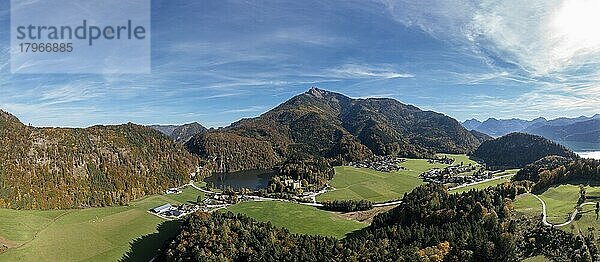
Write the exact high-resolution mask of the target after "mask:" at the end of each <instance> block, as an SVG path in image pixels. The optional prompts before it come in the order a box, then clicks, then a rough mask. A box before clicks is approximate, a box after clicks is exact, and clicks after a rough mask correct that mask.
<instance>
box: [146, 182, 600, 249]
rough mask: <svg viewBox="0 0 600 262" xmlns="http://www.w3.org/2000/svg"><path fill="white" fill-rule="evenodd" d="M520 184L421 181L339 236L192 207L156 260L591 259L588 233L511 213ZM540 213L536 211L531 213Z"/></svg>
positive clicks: (522, 189) (522, 190)
mask: <svg viewBox="0 0 600 262" xmlns="http://www.w3.org/2000/svg"><path fill="white" fill-rule="evenodd" d="M525 191H526V190H525V188H524V187H522V186H519V185H516V184H514V183H506V184H502V185H500V186H498V187H496V188H490V189H486V190H480V191H475V190H472V191H469V192H465V193H462V194H449V193H448V192H447V190H446V188H445V187H443V186H440V185H433V184H430V185H424V186H420V187H418V188H416V189H415V190H413V191H412V192H411V193H409V194H407V195H405V196H404V198H403V202H402V203H401V204H400V205H399V206H398V207H395V208H393V209H392V210H390V211H388V212H385V213H382V214H380V215H377V216H376V217H375V218H374V219H373V223H372V224H371V225H370V226H369V227H367V228H365V229H363V230H361V231H359V232H356V233H354V234H351V235H349V236H348V237H346V238H345V239H343V240H339V241H338V240H335V239H333V238H328V237H321V236H308V235H296V234H290V233H289V232H288V231H287V230H286V229H282V228H276V227H274V226H272V224H271V223H262V222H257V221H256V220H254V219H251V218H249V217H247V216H245V215H241V214H239V215H234V214H233V213H219V212H215V213H212V214H208V213H196V214H194V215H192V216H190V217H189V218H188V220H187V221H186V222H185V223H184V225H183V227H182V228H181V231H180V232H179V234H178V235H177V236H176V237H175V238H174V239H173V240H171V241H169V243H168V244H167V245H166V247H165V248H164V249H163V251H162V253H161V254H160V255H159V257H158V260H160V261H217V260H219V261H519V260H521V259H523V258H526V257H529V256H536V255H544V256H546V257H548V258H550V259H555V260H556V261H590V260H591V259H592V258H595V257H596V256H597V255H598V250H597V249H596V248H595V246H594V244H593V242H592V241H594V240H593V238H591V237H585V238H581V237H579V236H574V235H573V234H571V233H567V232H565V231H562V230H559V229H555V228H550V227H544V226H542V225H540V224H539V223H530V222H529V221H522V220H520V219H513V215H512V211H511V206H512V200H514V197H515V196H516V195H517V194H520V193H524V192H525ZM536 220H537V218H536Z"/></svg>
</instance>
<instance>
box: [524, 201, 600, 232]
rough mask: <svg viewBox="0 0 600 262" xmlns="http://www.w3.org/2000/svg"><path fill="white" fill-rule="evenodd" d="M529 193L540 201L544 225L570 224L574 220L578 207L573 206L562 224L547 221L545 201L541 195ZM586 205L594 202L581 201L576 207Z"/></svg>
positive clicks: (560, 225)
mask: <svg viewBox="0 0 600 262" xmlns="http://www.w3.org/2000/svg"><path fill="white" fill-rule="evenodd" d="M531 195H533V196H534V197H535V198H537V200H539V201H540V202H541V203H542V223H544V225H545V226H554V227H562V226H566V225H568V224H571V223H572V222H573V221H574V220H575V216H577V212H578V208H575V210H574V211H573V213H572V214H571V218H570V219H569V220H568V221H567V222H564V223H562V224H552V223H549V222H548V214H547V211H546V202H544V200H543V199H542V198H541V197H539V196H537V195H535V194H531ZM586 205H596V203H595V202H585V203H582V204H581V205H579V206H578V207H583V206H586Z"/></svg>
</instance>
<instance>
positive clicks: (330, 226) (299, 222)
mask: <svg viewBox="0 0 600 262" xmlns="http://www.w3.org/2000/svg"><path fill="white" fill-rule="evenodd" d="M227 210H229V211H231V212H233V213H243V214H246V215H248V216H250V217H252V218H255V219H257V220H259V221H263V222H266V221H270V222H271V223H272V224H273V225H275V226H277V227H285V228H287V229H288V230H289V231H290V232H291V233H300V234H309V235H322V236H332V237H336V238H343V237H344V236H345V235H346V234H348V233H350V232H352V231H355V230H358V229H361V228H363V227H366V226H368V224H366V223H360V222H357V221H353V220H346V219H343V218H340V217H338V216H336V214H334V213H331V212H327V211H323V210H319V209H317V208H315V207H311V206H306V205H301V204H295V203H289V202H280V201H265V202H243V203H240V204H237V205H234V206H231V207H229V208H227Z"/></svg>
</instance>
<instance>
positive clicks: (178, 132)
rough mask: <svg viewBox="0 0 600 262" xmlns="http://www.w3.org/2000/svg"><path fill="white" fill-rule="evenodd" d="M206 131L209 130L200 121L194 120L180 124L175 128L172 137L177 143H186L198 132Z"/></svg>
mask: <svg viewBox="0 0 600 262" xmlns="http://www.w3.org/2000/svg"><path fill="white" fill-rule="evenodd" d="M206 131H208V129H206V127H204V126H202V125H201V124H199V123H198V122H193V123H189V124H185V125H181V126H178V127H177V128H175V130H173V132H172V133H171V136H170V137H171V138H172V139H173V140H175V142H177V143H180V144H185V143H186V142H187V141H189V140H190V139H191V138H192V137H194V136H195V135H196V134H199V133H204V132H206Z"/></svg>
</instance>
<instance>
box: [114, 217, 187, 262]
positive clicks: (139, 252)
mask: <svg viewBox="0 0 600 262" xmlns="http://www.w3.org/2000/svg"><path fill="white" fill-rule="evenodd" d="M181 223H182V221H179V220H173V221H165V222H162V223H160V224H159V225H158V226H156V229H157V231H158V232H157V233H153V234H149V235H145V236H142V237H139V238H136V239H134V240H133V241H132V242H131V243H129V245H130V246H131V247H130V249H129V251H127V253H125V255H124V256H123V257H122V258H121V259H119V261H121V262H130V261H144V262H148V261H150V259H152V258H153V257H154V256H155V255H156V254H158V250H159V249H161V248H162V247H163V245H164V244H165V242H166V241H167V240H169V239H171V238H173V237H175V236H176V235H177V232H178V231H179V227H180V226H181Z"/></svg>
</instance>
